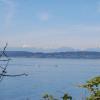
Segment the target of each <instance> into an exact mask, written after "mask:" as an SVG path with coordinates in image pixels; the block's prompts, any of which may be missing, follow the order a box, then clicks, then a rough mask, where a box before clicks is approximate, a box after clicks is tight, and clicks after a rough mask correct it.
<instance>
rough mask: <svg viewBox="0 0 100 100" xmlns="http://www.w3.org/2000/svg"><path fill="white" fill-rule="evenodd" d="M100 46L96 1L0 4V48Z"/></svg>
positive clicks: (99, 2) (1, 0)
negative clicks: (1, 45) (3, 45)
mask: <svg viewBox="0 0 100 100" xmlns="http://www.w3.org/2000/svg"><path fill="white" fill-rule="evenodd" d="M5 42H8V43H9V46H11V47H37V48H56V47H74V48H87V47H98V46H100V0H0V44H2V43H5Z"/></svg>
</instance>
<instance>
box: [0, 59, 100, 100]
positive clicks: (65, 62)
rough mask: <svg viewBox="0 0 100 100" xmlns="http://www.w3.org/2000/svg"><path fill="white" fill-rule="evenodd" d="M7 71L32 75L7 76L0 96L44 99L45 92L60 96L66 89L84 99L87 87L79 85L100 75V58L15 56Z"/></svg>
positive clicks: (9, 99) (13, 99)
mask: <svg viewBox="0 0 100 100" xmlns="http://www.w3.org/2000/svg"><path fill="white" fill-rule="evenodd" d="M7 71H8V74H20V73H27V74H28V76H21V77H5V78H4V79H3V81H2V82H1V83H0V100H26V99H28V98H29V100H41V99H42V96H43V95H44V94H45V93H49V94H52V95H54V96H55V97H58V98H60V97H62V96H63V93H66V92H68V93H69V94H70V95H72V96H73V100H81V98H82V96H85V95H86V94H87V91H86V90H84V89H81V88H79V87H78V86H77V85H79V84H82V83H85V81H86V80H88V79H90V78H92V77H94V76H97V75H100V60H85V59H36V58H13V59H12V60H11V61H10V64H9V66H8V70H7Z"/></svg>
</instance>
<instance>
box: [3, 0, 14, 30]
mask: <svg viewBox="0 0 100 100" xmlns="http://www.w3.org/2000/svg"><path fill="white" fill-rule="evenodd" d="M2 3H4V5H5V6H4V7H5V28H6V30H9V29H10V28H11V24H12V18H13V16H14V11H15V5H14V2H13V1H12V0H2Z"/></svg>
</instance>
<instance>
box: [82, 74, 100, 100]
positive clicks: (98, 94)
mask: <svg viewBox="0 0 100 100" xmlns="http://www.w3.org/2000/svg"><path fill="white" fill-rule="evenodd" d="M81 87H83V88H86V89H88V91H89V92H90V96H89V97H87V100H100V76H98V77H95V78H93V79H91V80H89V81H87V83H86V84H84V85H81Z"/></svg>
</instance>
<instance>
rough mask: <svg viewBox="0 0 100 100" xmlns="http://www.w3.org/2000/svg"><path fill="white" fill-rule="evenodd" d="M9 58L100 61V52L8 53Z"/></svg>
mask: <svg viewBox="0 0 100 100" xmlns="http://www.w3.org/2000/svg"><path fill="white" fill-rule="evenodd" d="M6 54H7V55H8V56H9V57H25V58H64V59H100V52H94V51H71V52H70V51H68V52H53V53H44V52H35V53H34V52H28V51H6Z"/></svg>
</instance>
